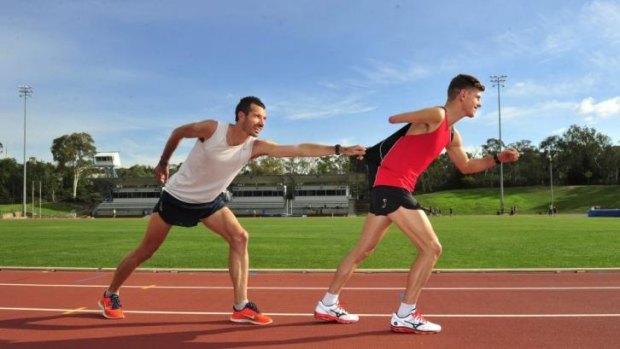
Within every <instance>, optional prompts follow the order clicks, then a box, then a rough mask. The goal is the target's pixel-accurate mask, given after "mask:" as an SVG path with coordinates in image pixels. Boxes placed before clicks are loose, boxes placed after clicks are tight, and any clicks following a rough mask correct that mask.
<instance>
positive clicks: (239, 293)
mask: <svg viewBox="0 0 620 349" xmlns="http://www.w3.org/2000/svg"><path fill="white" fill-rule="evenodd" d="M266 120H267V113H266V111H265V105H264V104H263V102H261V100H260V99H258V98H256V97H245V98H242V99H241V100H240V101H239V104H238V105H237V108H236V109H235V121H236V123H235V124H227V123H221V122H217V121H214V120H205V121H201V122H196V123H190V124H186V125H183V126H180V127H178V128H176V129H175V130H174V131H173V132H172V134H171V135H170V137H169V138H168V141H167V143H166V146H165V147H164V151H163V153H162V155H161V160H160V161H159V164H158V165H157V167H156V168H155V173H156V177H157V179H158V180H159V181H160V182H161V183H162V184H163V183H165V187H164V190H163V192H162V196H161V198H160V200H159V202H158V203H157V205H156V206H155V208H154V209H153V214H152V215H151V218H150V220H149V224H148V227H147V229H146V233H145V235H144V238H143V240H142V242H141V243H140V245H139V246H138V247H137V248H136V249H135V250H133V251H132V252H131V253H130V254H129V255H128V256H127V257H125V258H124V259H123V260H122V261H121V262H120V264H119V265H118V267H117V269H116V271H115V273H114V278H113V279H112V282H111V283H110V286H109V288H108V289H107V290H106V291H105V292H104V295H103V297H102V298H101V299H100V300H99V306H100V307H101V308H102V310H103V316H104V317H106V318H109V319H122V318H124V317H125V316H124V314H123V310H122V307H121V304H120V299H119V296H118V291H119V289H120V287H121V285H122V284H123V283H124V282H125V280H127V278H128V277H129V276H130V275H131V273H133V271H134V270H135V269H136V268H137V267H138V266H139V265H140V264H142V263H143V262H145V261H146V260H147V259H149V258H150V257H151V256H152V255H153V254H154V253H155V251H157V249H158V248H159V247H160V246H161V244H162V243H163V242H164V240H165V239H166V236H167V235H168V232H169V231H170V228H171V227H172V226H173V225H178V226H185V227H191V226H195V225H197V223H198V222H201V223H202V224H203V225H204V226H205V227H207V228H209V229H210V230H212V231H213V232H215V233H217V234H218V235H220V236H222V238H224V239H225V240H226V241H227V242H228V244H229V265H228V271H229V273H230V277H231V279H232V283H233V290H234V305H233V312H232V315H231V317H230V320H231V321H233V322H240V323H244V322H245V323H252V324H256V325H266V324H270V323H271V322H272V319H271V318H270V317H268V316H266V315H264V314H262V313H261V312H260V311H259V310H258V307H257V306H256V305H255V304H254V303H252V302H250V301H249V300H248V296H247V286H248V269H249V256H248V232H247V231H246V230H245V229H244V228H243V227H242V226H241V224H240V223H239V221H238V220H237V218H236V217H235V215H234V214H233V212H232V211H231V210H230V209H229V208H228V207H226V205H225V204H224V200H223V199H222V195H221V194H222V192H223V191H224V190H225V189H226V188H227V187H228V185H229V184H230V183H231V182H232V180H233V179H234V178H235V176H236V175H237V174H238V173H239V171H240V170H241V168H242V167H243V165H244V164H245V163H246V162H248V161H249V160H251V159H254V158H257V157H259V156H263V155H267V156H274V157H316V156H326V155H332V154H336V155H339V154H343V155H347V156H359V157H361V156H363V155H364V153H365V148H364V147H362V146H359V145H357V146H351V147H341V146H340V145H338V144H337V145H335V146H328V145H321V144H313V143H304V144H298V145H277V144H275V143H272V142H269V141H264V140H258V139H256V137H257V136H258V134H259V133H260V132H261V131H262V129H263V127H264V126H265V121H266ZM184 138H196V143H195V144H194V147H193V148H192V150H191V151H190V153H189V155H188V157H187V159H186V161H185V162H183V165H181V168H180V169H179V171H178V172H177V173H175V174H174V175H173V176H172V177H170V179H169V180H168V176H169V172H168V160H169V159H170V157H171V156H172V153H173V152H174V150H175V149H176V148H177V146H178V145H179V143H180V142H181V140H183V139H184Z"/></svg>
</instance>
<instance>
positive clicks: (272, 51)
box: [0, 0, 620, 167]
mask: <svg viewBox="0 0 620 349" xmlns="http://www.w3.org/2000/svg"><path fill="white" fill-rule="evenodd" d="M0 8H2V10H1V11H0V143H2V144H3V145H4V147H5V153H3V154H0V157H4V156H6V155H7V154H6V153H7V152H8V156H10V157H15V158H17V159H18V161H19V162H20V163H21V159H22V156H23V155H22V154H23V153H22V146H23V100H22V99H21V98H19V96H18V91H17V88H18V86H19V85H21V84H29V85H31V86H32V87H33V89H34V94H33V95H32V98H31V99H29V100H28V113H27V115H28V128H27V130H28V138H27V140H28V145H27V148H28V149H27V156H28V157H36V158H37V159H40V160H44V161H50V162H51V161H52V156H51V153H50V150H49V149H50V147H51V144H52V141H53V139H54V138H57V137H59V136H61V135H64V134H70V133H73V132H87V133H89V134H91V135H92V136H93V138H94V140H95V143H96V146H97V149H98V150H99V151H119V152H120V153H121V159H122V163H123V166H124V167H129V166H131V165H134V164H143V165H155V164H156V162H157V159H158V158H159V156H160V154H161V151H162V149H163V146H164V143H165V141H166V139H167V138H168V136H169V135H170V132H171V131H172V129H173V128H174V127H176V126H178V125H180V124H184V123H189V122H193V121H198V120H203V119H217V120H223V121H233V120H234V107H235V105H236V103H237V102H238V100H239V98H241V97H243V96H246V95H256V96H259V97H260V98H261V99H262V100H263V101H264V102H265V104H266V105H267V112H268V121H267V125H266V127H265V129H264V130H263V133H262V134H261V138H266V139H270V140H273V141H275V142H277V143H280V144H293V143H300V142H319V143H326V144H334V143H342V144H363V145H372V144H374V143H376V142H377V141H379V140H380V139H382V138H383V137H385V136H386V135H388V134H389V133H391V132H392V131H393V130H395V129H397V128H398V125H390V124H389V123H388V122H387V118H388V117H389V116H390V115H393V114H396V113H401V112H405V111H410V110H415V109H419V108H423V107H427V106H433V105H442V104H444V102H445V95H446V88H447V85H448V83H449V81H450V79H451V78H452V77H453V76H455V75H457V74H459V73H469V74H472V75H475V76H478V77H479V78H480V79H481V80H482V81H483V82H484V83H485V84H486V85H487V91H486V92H485V93H484V95H483V108H482V109H481V110H479V112H478V114H477V115H476V118H474V119H466V120H463V121H462V122H460V123H459V124H457V128H458V129H459V131H460V132H461V134H462V136H463V138H464V141H465V144H466V146H467V148H468V150H469V151H472V152H474V153H475V152H476V150H477V149H478V148H479V146H480V145H482V144H485V143H486V140H487V139H488V138H492V137H495V138H497V137H498V116H497V89H496V88H493V87H492V86H491V83H490V81H489V76H490V75H507V76H508V78H507V81H506V83H505V87H504V88H502V91H501V97H502V98H501V104H502V109H501V111H502V136H503V140H504V142H505V143H512V142H516V141H520V140H524V139H527V140H530V141H532V142H533V143H534V144H535V145H538V143H539V142H540V141H541V140H542V139H544V138H545V137H547V136H550V135H555V134H558V135H559V134H562V133H563V131H564V130H566V129H567V128H568V127H570V125H573V124H577V125H580V126H588V127H594V128H595V129H597V130H598V131H599V132H602V133H604V134H606V135H608V136H609V137H611V139H612V142H613V143H614V144H620V86H619V85H620V4H619V3H618V2H615V1H604V0H600V1H598V0H597V1H583V0H579V1H577V0H562V1H559V0H558V1H529V0H521V1H516V0H507V1H492V0H470V1H459V2H456V1H434V2H432V3H431V2H421V1H404V0H401V1H392V0H373V1H364V0H356V1H353V0H350V1H340V0H329V1H328V0H310V1H306V0H261V1H241V0H226V1H186V0H175V1H172V0H170V1H101V0H100V1H87V0H86V1H60V0H59V1H43V0H29V1H12V0H0ZM191 143H192V142H190V141H185V142H183V143H182V145H181V147H180V148H179V149H178V150H177V152H176V153H175V155H174V156H173V159H172V160H173V162H181V161H183V159H184V157H185V155H186V154H187V151H188V149H189V146H190V145H191Z"/></svg>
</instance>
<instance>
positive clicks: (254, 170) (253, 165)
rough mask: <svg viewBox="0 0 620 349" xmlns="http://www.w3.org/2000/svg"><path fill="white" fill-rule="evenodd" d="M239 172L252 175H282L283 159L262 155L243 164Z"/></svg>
mask: <svg viewBox="0 0 620 349" xmlns="http://www.w3.org/2000/svg"><path fill="white" fill-rule="evenodd" d="M241 173H242V174H251V175H254V176H266V175H267V176H268V175H283V174H284V163H283V160H282V159H279V158H274V157H270V156H267V157H262V158H258V159H254V160H252V161H250V162H248V163H247V164H245V165H244V167H243V169H242V171H241Z"/></svg>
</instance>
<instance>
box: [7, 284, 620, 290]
mask: <svg viewBox="0 0 620 349" xmlns="http://www.w3.org/2000/svg"><path fill="white" fill-rule="evenodd" d="M1 286H6V287H69V288H102V287H103V288H105V287H108V285H72V284H24V283H0V287H1ZM123 288H139V289H170V290H232V286H163V285H160V286H156V285H143V286H129V285H128V286H123ZM326 288H327V285H326V286H322V287H301V286H250V287H248V289H249V290H269V291H273V290H276V291H278V290H282V291H303V290H309V291H314V290H325V289H326ZM344 289H345V290H350V291H403V290H404V288H403V287H345V288H344ZM424 290H427V291H590V290H593V291H595V290H620V286H531V287H530V286H525V287H424Z"/></svg>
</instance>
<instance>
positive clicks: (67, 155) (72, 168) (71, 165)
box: [51, 132, 97, 199]
mask: <svg viewBox="0 0 620 349" xmlns="http://www.w3.org/2000/svg"><path fill="white" fill-rule="evenodd" d="M51 150H52V155H53V157H54V161H56V162H58V168H59V169H60V170H64V169H67V170H69V172H70V173H71V175H72V180H73V192H72V197H73V199H75V198H76V197H77V186H78V182H79V180H80V176H81V175H82V174H83V173H84V172H85V171H88V170H90V169H92V168H93V158H94V156H95V153H96V152H97V148H96V147H95V141H93V138H92V137H91V136H90V135H89V134H88V133H84V132H82V133H72V134H70V135H64V136H61V137H58V138H56V139H54V141H53V143H52V148H51Z"/></svg>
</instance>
